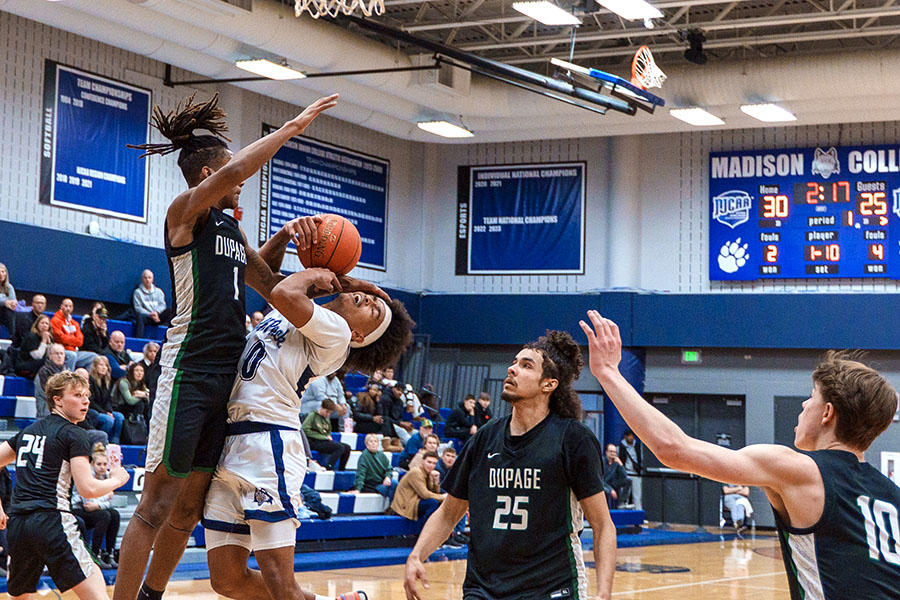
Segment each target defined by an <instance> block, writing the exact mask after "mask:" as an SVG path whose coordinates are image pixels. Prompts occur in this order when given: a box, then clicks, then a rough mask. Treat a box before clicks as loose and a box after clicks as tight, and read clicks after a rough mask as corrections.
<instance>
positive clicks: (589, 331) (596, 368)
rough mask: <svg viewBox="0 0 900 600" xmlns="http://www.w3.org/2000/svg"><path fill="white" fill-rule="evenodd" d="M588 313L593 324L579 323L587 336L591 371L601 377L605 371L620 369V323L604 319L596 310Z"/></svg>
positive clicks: (598, 377) (595, 375)
mask: <svg viewBox="0 0 900 600" xmlns="http://www.w3.org/2000/svg"><path fill="white" fill-rule="evenodd" d="M587 314H588V319H590V321H591V324H590V325H588V324H587V323H585V322H584V321H579V322H578V324H579V325H580V326H581V330H582V331H584V334H585V335H586V336H587V340H588V349H589V353H590V367H591V373H593V374H594V377H596V378H597V379H600V377H601V376H602V375H603V374H604V373H607V372H609V371H610V370H612V371H617V370H618V368H619V361H621V360H622V338H621V337H620V336H619V326H618V325H616V324H615V323H613V322H612V321H610V320H609V319H604V318H603V317H602V316H600V313H599V312H597V311H596V310H589V311H588V313H587Z"/></svg>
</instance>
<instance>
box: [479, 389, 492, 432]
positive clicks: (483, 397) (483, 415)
mask: <svg viewBox="0 0 900 600" xmlns="http://www.w3.org/2000/svg"><path fill="white" fill-rule="evenodd" d="M492 416H493V415H492V414H491V395H490V394H488V393H487V392H481V393H480V394H478V401H477V402H476V403H475V427H478V428H479V429H481V428H482V427H484V426H485V425H487V422H488V421H490V420H491V417H492Z"/></svg>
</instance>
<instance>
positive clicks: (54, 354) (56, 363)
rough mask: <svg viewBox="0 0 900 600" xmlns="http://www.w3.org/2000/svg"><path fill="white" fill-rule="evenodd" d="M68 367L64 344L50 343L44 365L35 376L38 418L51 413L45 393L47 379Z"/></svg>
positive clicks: (35, 402) (35, 398)
mask: <svg viewBox="0 0 900 600" xmlns="http://www.w3.org/2000/svg"><path fill="white" fill-rule="evenodd" d="M65 369H66V349H65V348H64V347H63V345H62V344H50V348H48V349H47V358H46V360H44V366H42V367H41V368H40V369H38V372H37V376H36V377H35V378H34V407H35V412H36V413H37V418H38V419H42V418H44V417H46V416H48V415H49V414H50V406H49V405H48V404H47V398H46V396H45V395H44V388H45V387H46V385H47V380H48V379H50V377H52V376H53V375H56V374H57V373H61V372H62V371H64V370H65Z"/></svg>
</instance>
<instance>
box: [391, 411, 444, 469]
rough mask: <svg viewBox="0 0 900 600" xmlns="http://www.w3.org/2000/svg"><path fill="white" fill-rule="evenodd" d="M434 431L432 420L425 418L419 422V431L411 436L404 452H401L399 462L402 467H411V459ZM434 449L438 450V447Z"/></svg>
mask: <svg viewBox="0 0 900 600" xmlns="http://www.w3.org/2000/svg"><path fill="white" fill-rule="evenodd" d="M432 433H434V425H432V423H431V421H429V420H428V419H425V420H424V421H422V422H421V423H420V424H419V431H417V432H415V433H414V434H412V435H411V436H409V439H408V440H407V441H406V446H404V447H403V452H401V453H400V462H399V463H398V464H399V465H400V468H401V469H409V461H410V460H412V457H413V456H415V455H416V452H418V451H419V450H421V449H422V446H423V445H424V441H425V438H427V437H428V436H430V435H431V434H432ZM432 450H433V451H436V450H437V447H435V448H433V449H432Z"/></svg>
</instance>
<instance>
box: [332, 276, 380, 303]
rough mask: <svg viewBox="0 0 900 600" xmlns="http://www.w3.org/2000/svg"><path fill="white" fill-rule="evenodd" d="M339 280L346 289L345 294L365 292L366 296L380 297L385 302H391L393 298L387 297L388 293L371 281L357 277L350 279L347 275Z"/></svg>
mask: <svg viewBox="0 0 900 600" xmlns="http://www.w3.org/2000/svg"><path fill="white" fill-rule="evenodd" d="M338 279H339V280H340V282H341V285H342V286H343V287H344V291H345V292H363V293H364V294H372V295H373V296H378V297H379V298H381V299H382V300H384V301H385V302H390V301H391V297H390V296H388V295H387V292H385V291H384V290H383V289H381V288H380V287H378V286H377V285H375V284H374V283H372V282H371V281H364V280H362V279H357V278H355V277H348V276H347V275H341V276H340V277H338Z"/></svg>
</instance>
